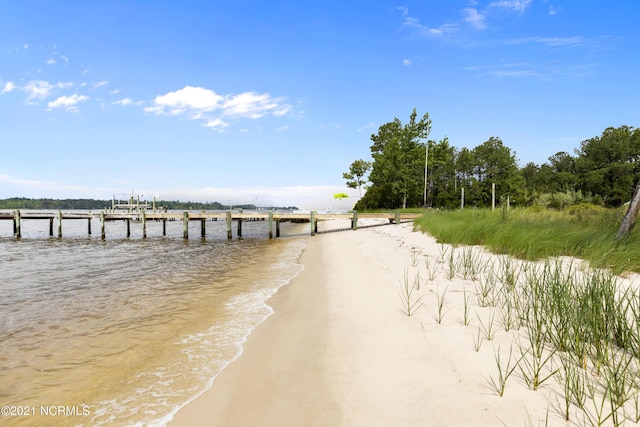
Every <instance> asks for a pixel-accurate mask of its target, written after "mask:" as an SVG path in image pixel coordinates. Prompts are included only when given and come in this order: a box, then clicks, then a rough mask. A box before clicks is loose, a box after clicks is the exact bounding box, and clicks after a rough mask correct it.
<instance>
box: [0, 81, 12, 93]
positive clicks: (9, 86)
mask: <svg viewBox="0 0 640 427" xmlns="http://www.w3.org/2000/svg"><path fill="white" fill-rule="evenodd" d="M14 89H16V85H15V84H14V83H13V82H6V83H5V84H4V87H3V88H2V90H1V91H0V95H2V94H3V93H9V92H11V91H12V90H14Z"/></svg>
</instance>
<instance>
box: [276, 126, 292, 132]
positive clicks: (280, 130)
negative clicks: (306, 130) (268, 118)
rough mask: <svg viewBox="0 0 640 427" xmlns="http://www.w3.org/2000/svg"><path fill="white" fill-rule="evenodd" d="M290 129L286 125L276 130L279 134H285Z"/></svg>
mask: <svg viewBox="0 0 640 427" xmlns="http://www.w3.org/2000/svg"><path fill="white" fill-rule="evenodd" d="M287 129H289V126H288V125H284V126H280V127H278V128H276V131H277V132H284V131H285V130H287Z"/></svg>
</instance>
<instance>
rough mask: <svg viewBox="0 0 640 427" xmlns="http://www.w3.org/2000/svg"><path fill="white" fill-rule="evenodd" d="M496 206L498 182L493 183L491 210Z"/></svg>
mask: <svg viewBox="0 0 640 427" xmlns="http://www.w3.org/2000/svg"><path fill="white" fill-rule="evenodd" d="M495 208H496V183H495V182H492V183H491V210H494V209H495Z"/></svg>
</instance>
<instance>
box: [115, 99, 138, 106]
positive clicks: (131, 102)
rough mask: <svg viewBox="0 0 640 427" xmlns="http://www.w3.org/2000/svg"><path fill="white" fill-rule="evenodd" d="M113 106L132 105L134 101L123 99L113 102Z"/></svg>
mask: <svg viewBox="0 0 640 427" xmlns="http://www.w3.org/2000/svg"><path fill="white" fill-rule="evenodd" d="M111 104H113V105H131V104H133V100H132V99H131V98H122V99H119V100H117V101H114V102H112V103H111Z"/></svg>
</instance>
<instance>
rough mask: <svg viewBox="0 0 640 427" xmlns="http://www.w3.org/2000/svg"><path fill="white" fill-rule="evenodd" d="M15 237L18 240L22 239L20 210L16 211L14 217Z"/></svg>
mask: <svg viewBox="0 0 640 427" xmlns="http://www.w3.org/2000/svg"><path fill="white" fill-rule="evenodd" d="M13 235H14V236H16V238H17V239H19V238H20V237H22V226H21V225H20V209H18V210H17V211H15V213H14V217H13Z"/></svg>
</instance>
